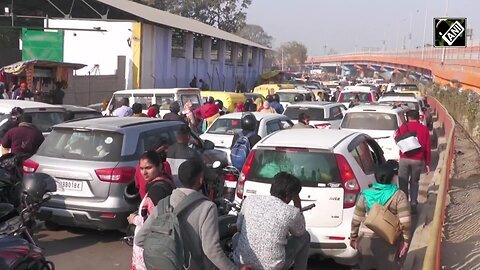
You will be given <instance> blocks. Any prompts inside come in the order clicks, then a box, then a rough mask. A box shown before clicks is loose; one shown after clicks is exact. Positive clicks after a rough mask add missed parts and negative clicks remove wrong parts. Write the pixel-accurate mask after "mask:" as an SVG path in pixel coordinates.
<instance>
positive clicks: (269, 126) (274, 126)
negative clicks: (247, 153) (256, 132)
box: [267, 120, 282, 134]
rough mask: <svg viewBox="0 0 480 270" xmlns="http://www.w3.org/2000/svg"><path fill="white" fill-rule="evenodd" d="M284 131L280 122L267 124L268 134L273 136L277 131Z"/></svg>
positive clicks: (274, 121)
mask: <svg viewBox="0 0 480 270" xmlns="http://www.w3.org/2000/svg"><path fill="white" fill-rule="evenodd" d="M280 129H282V128H281V127H280V122H279V121H278V120H273V121H270V122H268V123H267V134H271V133H273V132H275V131H279V130H280Z"/></svg>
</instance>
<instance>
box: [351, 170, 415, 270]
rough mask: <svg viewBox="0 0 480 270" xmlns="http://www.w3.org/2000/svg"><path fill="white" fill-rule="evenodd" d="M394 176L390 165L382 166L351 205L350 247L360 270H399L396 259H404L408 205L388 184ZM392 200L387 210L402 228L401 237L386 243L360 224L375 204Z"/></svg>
mask: <svg viewBox="0 0 480 270" xmlns="http://www.w3.org/2000/svg"><path fill="white" fill-rule="evenodd" d="M394 175H395V172H394V168H393V165H391V164H383V165H380V166H379V167H378V168H376V170H375V179H376V181H377V182H376V183H375V184H373V186H372V188H369V189H366V190H364V191H362V192H361V193H360V195H359V198H358V200H357V204H356V205H355V212H354V214H353V219H352V232H351V235H350V239H351V240H350V241H351V242H350V245H351V247H352V248H354V249H357V250H358V253H359V255H360V256H359V265H360V269H362V270H366V269H368V270H369V269H378V270H381V269H385V270H395V269H400V268H401V265H400V263H399V258H401V257H403V256H405V255H406V254H407V251H408V246H409V243H410V239H411V215H410V204H409V202H408V198H407V195H406V194H405V193H404V192H403V191H401V190H399V189H398V187H397V186H395V185H394V184H392V180H393V177H394ZM390 199H391V200H392V202H391V204H390V206H389V208H388V209H389V210H390V212H392V214H394V215H397V216H398V217H399V219H400V223H401V224H402V230H403V231H402V236H403V237H400V239H399V241H398V243H396V244H395V245H390V244H389V243H388V242H386V241H385V240H383V239H382V238H380V237H379V236H378V235H376V234H375V233H374V232H373V231H372V230H370V229H369V228H367V227H366V226H365V224H364V223H363V221H364V220H365V216H366V215H368V212H369V211H370V209H372V207H373V205H374V204H375V203H378V204H381V205H385V204H386V203H387V202H388V201H389V200H390Z"/></svg>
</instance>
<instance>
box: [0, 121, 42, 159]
mask: <svg viewBox="0 0 480 270" xmlns="http://www.w3.org/2000/svg"><path fill="white" fill-rule="evenodd" d="M44 140H45V138H44V137H43V134H42V132H40V130H38V129H37V128H36V127H35V126H34V125H33V124H32V116H31V115H28V114H23V115H22V116H21V117H20V124H19V125H18V127H14V128H12V129H10V130H9V131H8V132H7V133H6V134H5V136H4V137H3V138H2V147H3V148H6V149H8V148H10V150H11V152H12V153H24V154H28V155H30V156H33V155H34V154H35V153H36V152H37V150H38V148H39V147H40V145H41V144H42V143H43V141H44Z"/></svg>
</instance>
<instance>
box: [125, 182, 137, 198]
mask: <svg viewBox="0 0 480 270" xmlns="http://www.w3.org/2000/svg"><path fill="white" fill-rule="evenodd" d="M123 197H125V200H126V201H127V202H130V203H136V202H138V201H139V198H140V193H139V192H138V189H137V187H136V186H135V181H132V182H130V183H129V184H128V185H127V186H126V187H125V189H124V190H123Z"/></svg>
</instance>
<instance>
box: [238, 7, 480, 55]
mask: <svg viewBox="0 0 480 270" xmlns="http://www.w3.org/2000/svg"><path fill="white" fill-rule="evenodd" d="M447 6H448V8H447ZM446 11H447V13H446ZM445 14H447V15H448V16H447V17H463V18H467V28H472V29H473V41H474V42H475V44H479V43H480V1H479V0H396V1H392V0H252V5H251V6H250V7H249V9H248V10H247V23H249V24H258V25H260V26H262V27H263V28H264V30H265V31H266V32H267V33H268V34H269V35H271V36H273V38H274V44H273V47H274V48H275V47H279V46H280V45H281V44H283V43H285V42H288V41H299V42H302V43H303V44H305V45H306V46H307V49H308V55H310V56H320V55H325V54H326V53H328V52H329V51H330V49H334V50H335V51H337V52H339V53H348V52H355V51H362V50H364V49H365V48H378V49H380V50H384V49H386V50H396V49H398V50H401V49H402V48H403V46H404V43H405V47H406V48H407V49H408V48H415V47H417V46H421V45H422V44H432V43H433V18H434V17H445ZM425 15H426V16H425ZM425 18H426V23H425ZM425 25H426V31H425V42H423V41H424V29H425ZM409 33H411V36H412V39H411V41H410V40H409ZM383 40H385V41H386V42H385V44H384V43H383ZM404 40H405V42H404Z"/></svg>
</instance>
